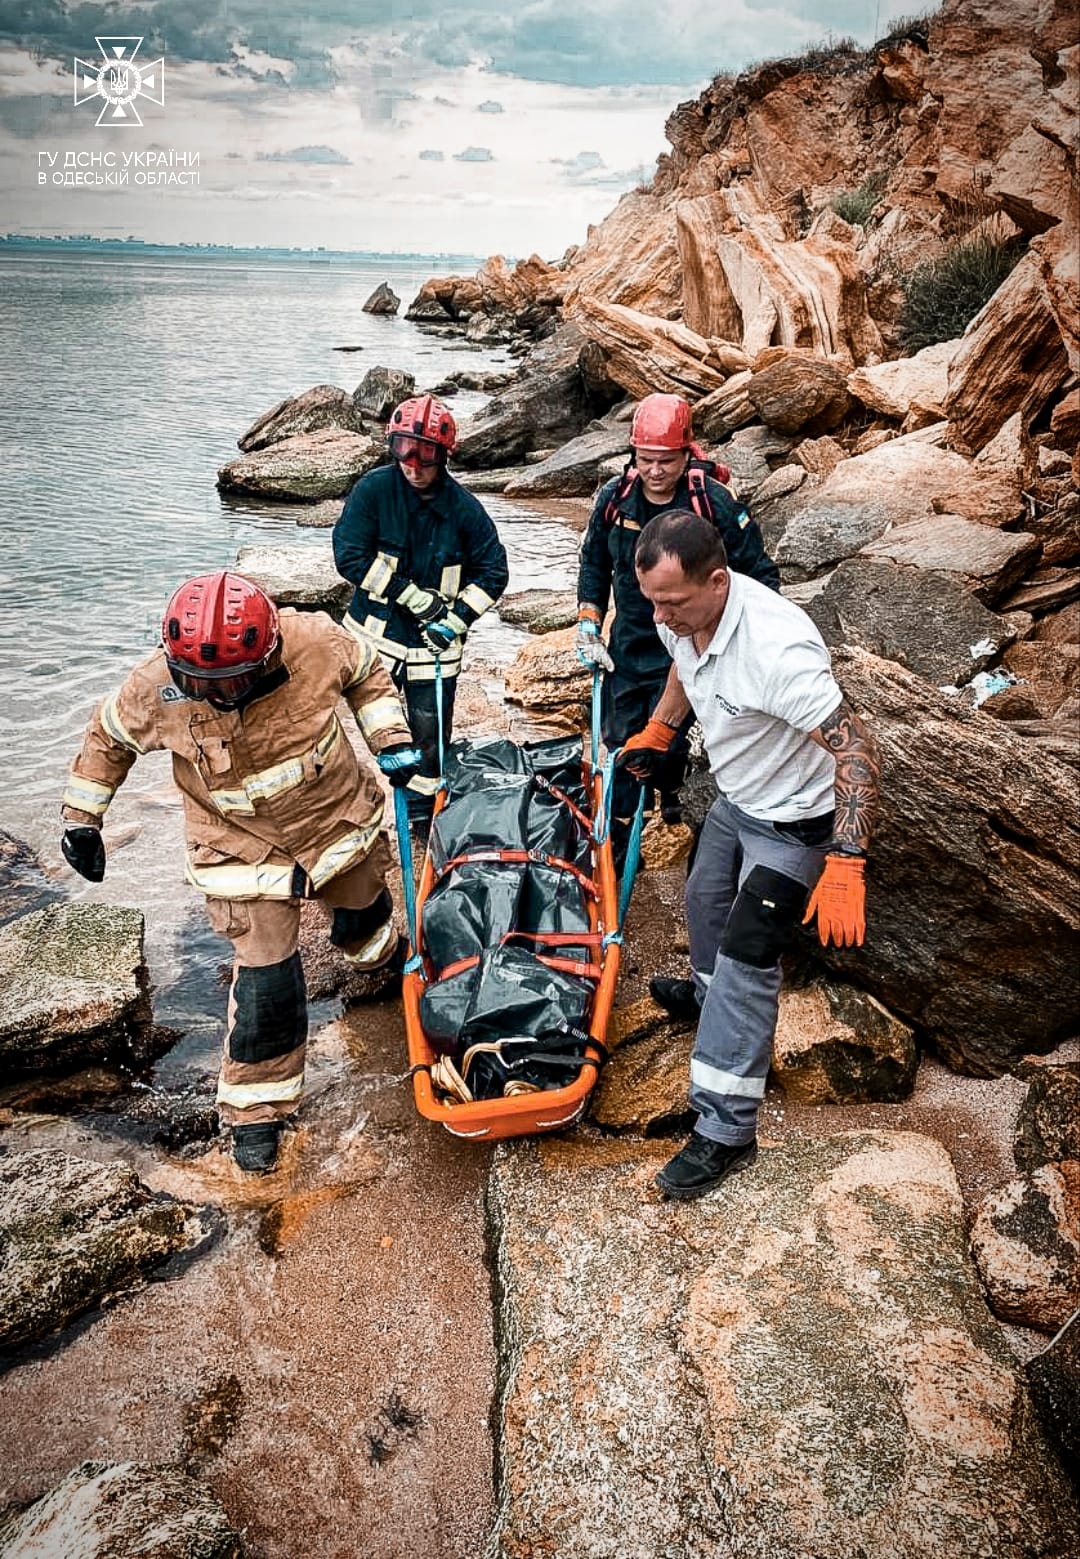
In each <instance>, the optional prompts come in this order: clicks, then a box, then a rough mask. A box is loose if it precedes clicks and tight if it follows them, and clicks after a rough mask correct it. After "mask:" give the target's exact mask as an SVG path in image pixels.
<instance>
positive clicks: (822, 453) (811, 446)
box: [791, 433, 848, 481]
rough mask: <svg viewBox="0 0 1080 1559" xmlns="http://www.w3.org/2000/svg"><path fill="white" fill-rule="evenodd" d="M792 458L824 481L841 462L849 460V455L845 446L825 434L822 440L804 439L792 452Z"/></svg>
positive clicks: (812, 474) (805, 469)
mask: <svg viewBox="0 0 1080 1559" xmlns="http://www.w3.org/2000/svg"><path fill="white" fill-rule="evenodd" d="M791 458H792V460H793V461H794V462H795V464H796V465H800V466H802V468H803V470H804V471H808V472H809V473H810V475H811V476H817V477H820V478H821V479H822V481H824V479H825V478H826V477H827V476H831V475H832V473H833V472H834V471H835V470H836V468H837V466H838V465H839V464H840V462H841V460H846V459H847V458H848V454H847V450H846V449H845V448H844V446H843V444H838V443H837V441H836V439H834V438H830V437H829V435H828V434H827V433H825V434H823V435H822V437H821V438H804V439H803V441H802V443H801V444H796V446H795V448H794V449H793V450H792V451H791Z"/></svg>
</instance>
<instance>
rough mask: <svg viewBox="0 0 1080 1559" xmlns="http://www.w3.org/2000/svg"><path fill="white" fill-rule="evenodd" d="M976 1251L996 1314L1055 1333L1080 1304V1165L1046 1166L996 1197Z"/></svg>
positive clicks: (979, 1221)
mask: <svg viewBox="0 0 1080 1559" xmlns="http://www.w3.org/2000/svg"><path fill="white" fill-rule="evenodd" d="M971 1249H972V1252H973V1254H974V1256H975V1260H976V1261H977V1262H978V1265H979V1271H980V1273H981V1274H982V1280H983V1282H984V1284H985V1285H986V1292H987V1294H988V1296H989V1299H990V1308H991V1309H992V1310H993V1312H994V1314H995V1315H997V1316H1000V1317H1001V1319H1002V1320H1003V1321H1015V1322H1018V1323H1020V1324H1021V1325H1023V1326H1033V1327H1035V1328H1036V1329H1037V1330H1039V1331H1044V1332H1056V1331H1057V1329H1058V1327H1059V1326H1063V1325H1064V1323H1065V1322H1066V1321H1067V1320H1068V1319H1069V1316H1070V1315H1072V1313H1073V1311H1074V1310H1075V1309H1076V1308H1077V1306H1078V1305H1080V1161H1078V1160H1076V1159H1065V1160H1064V1161H1063V1162H1061V1163H1059V1164H1042V1165H1040V1167H1039V1168H1038V1169H1033V1170H1032V1171H1031V1172H1030V1173H1029V1174H1024V1175H1019V1176H1018V1177H1017V1178H1016V1179H1015V1180H1010V1181H1009V1183H1008V1185H1006V1186H1002V1187H1001V1189H1000V1190H998V1191H994V1192H992V1193H991V1194H990V1195H989V1196H988V1197H986V1198H985V1199H984V1200H983V1202H982V1203H981V1204H980V1206H979V1208H978V1211H977V1212H976V1215H975V1222H974V1224H973V1225H972V1230H971Z"/></svg>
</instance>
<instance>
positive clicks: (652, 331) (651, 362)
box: [570, 297, 745, 400]
mask: <svg viewBox="0 0 1080 1559" xmlns="http://www.w3.org/2000/svg"><path fill="white" fill-rule="evenodd" d="M570 317H571V318H572V319H573V320H574V321H575V323H576V324H578V325H579V326H580V327H581V329H582V330H583V331H584V332H585V334H586V335H587V336H588V337H589V339H590V340H591V341H595V342H596V343H597V345H598V346H599V347H600V348H601V350H602V351H603V354H604V360H605V365H606V368H607V372H608V374H609V376H610V377H611V378H612V379H613V380H614V381H615V383H616V384H618V385H621V387H622V388H623V389H624V390H625V391H626V393H627V394H628V395H632V396H633V397H634V399H635V400H640V399H641V397H642V396H645V395H650V394H652V392H653V391H654V390H661V391H664V392H665V393H667V394H670V395H685V396H688V397H689V399H690V400H696V399H697V398H698V396H701V395H708V394H709V392H710V391H711V390H716V389H719V387H720V386H721V385H722V384H723V382H724V380H725V379H726V378H727V377H728V372H727V371H725V369H724V367H723V366H722V364H721V362H720V360H719V359H718V358H716V359H714V358H713V346H712V344H711V342H709V341H707V340H706V339H705V337H704V336H700V335H698V333H697V332H696V331H694V330H690V329H689V328H688V327H687V326H686V325H683V324H680V323H679V321H678V320H673V319H662V318H659V317H658V316H657V315H655V314H644V313H642V312H641V311H640V310H639V309H631V308H627V307H626V306H625V305H624V304H622V303H606V302H603V301H602V300H601V299H599V298H595V297H580V298H578V299H577V300H576V301H575V303H574V305H573V308H572V309H571V310H570ZM741 366H743V367H745V363H743V364H742V365H741Z"/></svg>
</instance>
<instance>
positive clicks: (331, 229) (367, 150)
mask: <svg viewBox="0 0 1080 1559" xmlns="http://www.w3.org/2000/svg"><path fill="white" fill-rule="evenodd" d="M916 8H917V7H916V6H913V5H912V0H712V3H708V0H636V3H634V4H630V3H628V0H523V3H518V4H514V0H460V3H459V4H454V5H451V4H447V3H446V0H322V3H320V4H319V5H318V7H312V10H317V12H318V14H317V16H312V15H305V14H304V10H303V9H302V8H301V7H300V6H298V5H295V4H292V3H289V0H141V3H134V4H129V3H126V0H114V3H109V4H98V3H94V0H70V3H65V0H0V198H2V201H3V216H2V219H0V231H9V232H35V233H82V232H89V233H94V234H97V235H101V236H114V235H125V234H129V233H133V234H135V235H137V236H139V237H143V238H146V239H150V240H157V241H164V242H181V241H187V242H218V243H232V244H260V245H281V244H284V245H300V246H306V247H313V246H316V245H319V244H321V245H324V246H325V247H327V248H336V249H373V250H389V251H414V252H418V253H426V254H431V253H438V252H452V253H464V254H489V253H494V252H503V253H507V254H512V255H524V254H528V253H531V252H533V251H536V252H539V253H540V254H542V255H544V256H545V257H546V258H555V257H557V256H558V255H559V254H561V253H562V251H563V250H564V249H565V248H566V246H567V245H568V244H570V243H575V242H579V241H580V240H581V239H583V238H584V236H585V232H586V228H587V225H588V223H590V222H595V221H598V220H600V219H601V218H602V217H603V216H604V214H605V213H606V212H607V211H608V210H610V208H611V207H612V206H613V205H614V203H615V201H616V200H617V198H618V196H619V195H620V194H621V193H622V192H623V191H624V190H627V189H629V188H632V187H633V185H634V184H636V183H638V182H639V181H640V180H642V179H643V178H648V177H649V176H650V175H651V173H652V170H653V167H654V165H655V161H656V157H657V155H658V154H659V153H660V152H662V151H663V150H664V149H665V145H666V143H665V141H664V134H663V127H664V120H665V118H666V117H667V115H668V114H669V113H670V111H671V109H672V108H674V106H675V105H676V104H677V103H679V102H680V101H683V100H685V99H686V98H689V97H693V96H695V95H696V94H697V93H698V92H699V91H700V90H701V88H702V87H703V86H704V85H705V84H706V82H707V81H708V80H709V79H710V78H711V77H712V76H713V75H715V74H716V73H717V72H718V71H721V70H728V71H730V70H739V69H741V68H742V67H744V66H745V65H747V64H750V63H753V62H754V61H757V60H760V59H764V58H770V57H775V56H777V55H782V54H790V53H794V52H797V51H798V50H800V49H801V48H803V47H804V46H805V45H807V44H810V43H818V42H821V41H822V40H825V39H828V38H832V39H834V40H835V39H838V38H843V37H849V36H850V37H854V38H855V39H856V40H858V41H859V42H860V43H869V42H872V41H873V39H874V38H875V37H877V36H880V35H881V34H882V33H883V32H884V31H886V30H887V27H888V24H889V23H890V22H891V21H892V20H893V19H894V18H895V17H896V16H898V15H900V14H910V13H911V12H912V11H913V10H914V9H916ZM98 36H103V37H112V38H116V37H141V38H142V39H143V43H142V45H141V47H140V49H139V51H138V54H137V56H136V64H138V65H140V66H142V67H143V68H144V69H145V68H146V67H147V66H149V65H150V64H151V62H153V61H154V60H156V59H159V58H164V61H165V70H164V85H165V94H164V96H165V100H164V103H163V104H161V103H157V102H154V101H153V100H152V96H153V91H154V89H156V88H158V87H159V86H160V79H161V78H160V73H159V74H158V75H157V76H155V77H154V78H153V79H152V80H151V81H150V82H149V90H148V91H147V92H144V94H143V95H142V96H140V97H139V98H138V99H136V101H135V104H134V106H135V108H136V110H137V113H138V116H139V117H140V118H141V120H142V124H141V126H139V125H136V124H134V123H132V122H124V123H122V124H119V125H113V126H106V125H102V126H100V127H99V126H98V125H97V124H96V119H97V117H98V115H99V112H100V110H101V108H102V107H103V100H102V99H101V98H100V97H95V98H93V99H92V100H89V101H84V102H82V103H81V104H76V103H75V102H74V96H75V92H74V83H75V81H76V79H77V75H76V67H75V64H74V62H75V60H76V58H79V59H82V60H84V61H89V62H93V61H95V60H97V61H99V62H100V59H101V56H100V54H99V50H98V45H97V44H96V43H95V38H96V37H98ZM81 75H82V77H83V78H84V79H85V78H86V75H87V71H86V69H85V68H84V69H83V70H82V72H81ZM123 117H124V119H125V120H127V119H128V116H127V114H126V112H125V115H124V116H123ZM125 152H126V153H128V154H129V155H130V154H133V153H135V152H144V153H145V152H155V153H157V154H158V157H159V160H160V157H161V154H162V153H165V154H168V153H170V152H172V153H188V154H190V153H195V152H198V153H199V182H198V185H197V186H194V185H191V184H186V185H185V187H178V186H172V187H163V188H154V189H148V188H147V187H146V186H145V185H142V184H140V185H138V186H136V185H135V184H134V183H132V182H129V184H128V185H127V186H125V187H123V188H120V187H109V186H102V187H94V188H89V189H84V188H79V187H72V186H71V185H70V183H69V185H68V186H66V187H65V186H64V185H54V183H53V182H52V169H53V168H54V167H55V169H56V170H59V171H61V172H62V170H63V166H64V157H65V154H67V153H72V154H74V157H78V156H79V154H83V160H84V162H85V160H86V159H85V154H88V153H90V154H92V153H112V155H113V158H114V159H115V163H114V165H115V166H121V165H122V162H123V153H125ZM50 155H51V156H54V157H55V158H56V162H55V164H50V162H49V160H48V159H49V156H50ZM39 171H41V172H45V173H46V176H47V182H46V183H45V185H44V186H42V185H41V184H40V183H39ZM133 171H134V160H132V162H131V163H129V174H131V173H133Z"/></svg>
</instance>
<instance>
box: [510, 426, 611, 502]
mask: <svg viewBox="0 0 1080 1559" xmlns="http://www.w3.org/2000/svg"><path fill="white" fill-rule="evenodd" d="M628 437H629V430H628V429H627V428H626V426H625V425H623V426H616V427H602V426H601V427H597V428H593V429H591V430H590V431H589V432H587V433H582V434H579V436H578V437H577V438H574V439H571V440H570V442H569V443H568V444H563V445H562V446H561V448H559V449H557V450H555V452H554V454H551V455H549V456H548V457H547V459H546V460H542V461H540V463H539V464H538V465H534V466H529V467H528V468H527V469H526V471H525V472H524V474H523V475H522V476H519V477H515V478H514V479H513V480H512V481H510V482H509V483H508V484H507V486H506V487H505V488H504V489H503V491H504V492H505V493H506V496H507V497H508V498H589V497H591V496H592V494H593V493H594V492H595V491H596V482H597V473H598V471H599V469H600V466H601V464H602V463H603V461H605V460H610V459H611V457H612V456H613V455H617V454H619V453H620V452H621V453H622V454H623V455H625V453H626V450H627V440H628Z"/></svg>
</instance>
